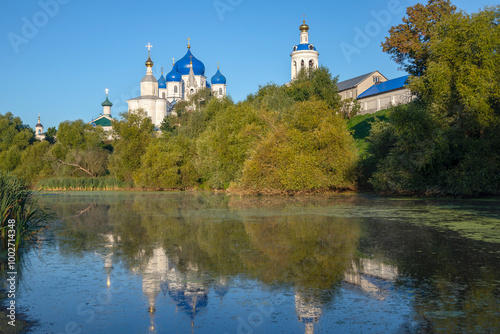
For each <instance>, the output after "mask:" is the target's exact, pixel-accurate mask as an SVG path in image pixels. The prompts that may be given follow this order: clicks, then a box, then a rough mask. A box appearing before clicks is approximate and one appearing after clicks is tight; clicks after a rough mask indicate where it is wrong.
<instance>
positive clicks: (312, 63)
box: [309, 60, 314, 68]
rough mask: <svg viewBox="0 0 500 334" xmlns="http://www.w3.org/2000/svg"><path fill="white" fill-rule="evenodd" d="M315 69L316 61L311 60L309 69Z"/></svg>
mask: <svg viewBox="0 0 500 334" xmlns="http://www.w3.org/2000/svg"><path fill="white" fill-rule="evenodd" d="M313 67H314V61H312V60H309V68H313Z"/></svg>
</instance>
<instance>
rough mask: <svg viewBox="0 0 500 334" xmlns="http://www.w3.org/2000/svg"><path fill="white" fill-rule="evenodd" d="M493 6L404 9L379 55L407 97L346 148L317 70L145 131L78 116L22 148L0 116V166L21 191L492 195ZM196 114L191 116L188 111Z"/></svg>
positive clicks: (182, 107)
mask: <svg viewBox="0 0 500 334" xmlns="http://www.w3.org/2000/svg"><path fill="white" fill-rule="evenodd" d="M499 18H500V7H499V6H496V7H488V8H484V9H483V10H481V11H479V12H477V13H474V14H467V13H465V12H463V11H457V10H456V7H455V6H453V5H452V4H451V3H450V1H445V0H429V1H428V3H427V4H426V5H421V4H417V5H415V6H413V7H409V8H408V9H407V16H406V17H405V18H404V19H403V22H402V23H401V24H400V25H398V26H395V27H392V28H391V30H390V36H389V37H387V38H386V41H385V42H384V43H382V47H383V49H384V51H385V52H387V53H388V54H389V55H390V56H391V57H392V58H393V59H394V60H395V61H396V63H398V64H399V65H400V66H401V67H402V68H403V69H404V70H406V71H407V72H408V73H410V74H411V75H412V76H411V77H410V79H409V83H408V84H409V87H410V89H411V90H412V92H413V94H415V95H416V97H417V98H416V100H415V101H414V102H412V103H410V104H407V105H403V106H396V107H393V108H391V110H389V111H388V112H387V113H386V116H387V117H384V119H382V118H380V119H377V118H376V117H375V118H376V120H375V121H374V122H372V123H371V124H370V127H371V131H370V132H369V134H368V136H366V138H356V139H355V138H353V136H352V133H351V130H350V129H349V126H348V123H347V119H349V118H353V117H354V118H356V117H359V116H354V115H355V114H356V113H357V111H358V110H359V105H358V104H357V103H356V101H352V100H347V101H342V100H341V98H340V96H339V94H338V92H337V78H335V77H333V76H332V75H331V73H330V72H329V70H328V69H327V68H324V67H320V68H319V69H317V70H312V71H309V72H302V73H301V74H300V75H299V77H298V78H297V79H296V80H294V81H293V82H291V83H290V84H288V85H282V86H279V85H276V84H268V85H266V86H262V87H260V88H259V90H258V91H257V92H256V93H254V94H250V95H248V96H247V98H246V99H245V100H244V101H242V102H239V103H234V102H233V101H232V100H230V99H227V98H226V99H222V100H221V99H217V98H212V97H211V96H210V92H209V91H208V90H203V91H200V92H198V93H197V94H195V95H194V96H192V97H191V99H190V100H189V101H183V102H181V103H179V104H178V105H177V106H176V112H177V116H168V117H166V118H165V120H164V122H163V123H162V125H161V131H155V127H154V125H153V123H152V122H151V120H150V119H149V118H148V117H147V116H146V114H145V113H144V112H143V111H141V110H136V111H133V112H127V113H124V114H121V117H120V119H118V120H116V121H114V122H113V136H114V140H112V141H109V140H107V134H105V133H104V131H103V130H102V129H101V128H100V127H92V126H91V125H89V124H86V123H85V122H83V121H81V120H77V121H65V122H62V123H61V124H60V125H59V127H58V129H57V134H55V132H56V131H55V129H51V131H50V132H49V133H48V136H47V140H45V141H41V142H40V141H36V140H35V139H34V132H33V130H32V129H30V128H29V127H26V126H24V125H23V124H22V122H21V120H20V119H19V117H14V115H12V114H10V113H7V114H5V115H0V132H1V138H2V140H1V142H0V169H1V170H4V171H11V172H13V173H14V174H16V175H18V176H19V177H22V178H23V179H25V180H27V181H28V182H30V183H32V184H34V185H35V184H37V183H38V182H39V181H40V180H44V179H51V178H56V177H65V178H87V179H95V178H109V179H113V180H115V181H118V182H122V184H127V185H129V187H133V188H143V189H151V190H166V189H196V188H198V189H200V188H201V189H226V190H229V191H233V192H246V193H259V194H272V193H278V194H292V193H297V192H320V191H332V190H335V191H336V190H346V189H352V190H355V189H360V188H362V189H364V188H365V187H373V189H375V190H376V191H382V192H391V193H412V194H428V195H456V196H478V195H485V194H498V193H500V58H499V53H498V51H499V50H498V48H499V45H500V28H499V22H500V20H499ZM193 106H194V107H195V108H196V111H190V110H192V109H193Z"/></svg>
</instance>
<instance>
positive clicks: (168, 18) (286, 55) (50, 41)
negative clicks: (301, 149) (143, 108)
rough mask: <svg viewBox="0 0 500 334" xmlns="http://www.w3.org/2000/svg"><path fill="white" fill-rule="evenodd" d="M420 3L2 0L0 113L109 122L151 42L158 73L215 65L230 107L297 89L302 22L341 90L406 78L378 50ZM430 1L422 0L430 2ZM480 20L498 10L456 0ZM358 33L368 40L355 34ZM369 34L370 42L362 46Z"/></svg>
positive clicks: (31, 120)
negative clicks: (188, 62) (372, 75)
mask: <svg viewBox="0 0 500 334" xmlns="http://www.w3.org/2000/svg"><path fill="white" fill-rule="evenodd" d="M417 2H418V1H407V0H383V1H376V2H375V1H368V0H358V1H356V2H352V3H351V2H340V1H324V0H323V1H316V0H310V1H296V0H289V1H282V2H281V1H279V2H278V1H263V0H252V1H250V0H191V1H189V2H186V1H169V0H147V1H115V0H113V1H105V0H101V1H96V0H86V1H82V0H40V1H22V2H21V1H17V2H15V1H8V2H7V1H4V2H3V4H2V11H1V12H0V50H1V53H0V64H1V65H0V113H1V114H5V113H6V112H8V111H10V112H12V113H13V114H14V115H16V116H20V117H21V119H22V120H23V122H24V123H26V124H29V125H31V126H32V127H34V126H35V124H36V120H37V116H38V114H40V115H41V119H42V123H43V125H44V127H45V129H47V128H48V127H49V126H58V124H59V123H60V122H62V121H64V120H76V119H83V120H84V121H90V120H91V119H92V118H95V117H97V116H98V115H99V113H101V112H102V107H101V103H102V102H103V101H104V99H105V93H104V89H105V88H109V90H110V94H109V99H110V100H111V102H113V103H114V107H113V109H112V113H113V115H114V116H115V117H117V116H118V113H119V112H123V111H126V109H127V104H126V103H125V101H126V100H127V99H129V98H133V97H136V96H138V95H139V82H140V80H141V78H142V77H143V76H144V75H145V73H146V67H145V66H144V62H145V61H146V59H147V49H146V47H145V45H146V44H147V43H151V44H152V45H153V48H152V50H151V58H152V59H153V61H154V63H155V66H154V74H155V75H156V76H157V77H159V75H160V67H161V66H163V67H164V68H165V73H168V72H169V71H170V70H171V67H172V58H175V59H176V60H177V59H180V58H181V57H182V56H184V54H185V53H186V51H187V49H186V45H187V38H188V37H190V38H191V46H192V52H193V54H194V55H195V56H196V57H197V58H198V59H199V60H201V61H202V62H203V63H204V64H205V67H206V72H205V75H206V76H207V77H208V78H209V79H210V78H211V77H212V76H213V75H214V74H215V72H216V70H217V62H220V69H221V72H222V73H223V74H224V75H225V76H226V78H227V81H228V93H229V95H231V97H232V98H233V99H234V100H235V101H240V100H243V99H245V98H246V96H247V95H248V94H250V93H253V92H255V91H256V90H257V89H258V87H259V85H265V84H266V83H269V82H275V83H277V84H283V83H286V82H288V81H289V80H290V53H291V51H292V47H293V45H294V44H298V43H299V33H300V32H299V25H300V24H301V21H302V19H303V14H306V21H307V23H308V24H309V26H310V30H309V33H310V35H309V39H310V42H311V43H313V44H314V45H315V46H316V48H317V49H318V51H319V52H320V56H319V62H320V65H324V66H326V67H328V68H329V69H330V71H331V72H332V74H333V75H334V76H339V79H340V80H346V79H349V78H351V77H354V76H357V75H361V74H364V73H367V72H370V71H373V70H379V71H380V72H382V74H384V75H385V76H386V77H388V78H389V79H391V78H395V77H399V76H402V75H405V73H403V72H401V71H398V69H397V65H396V64H395V63H394V62H393V61H391V60H390V59H389V56H388V55H386V54H384V53H383V52H382V49H381V47H380V43H381V42H382V41H383V40H384V39H385V37H386V36H387V35H388V33H387V31H388V30H389V28H390V27H391V26H393V25H396V24H398V23H400V22H401V19H402V17H403V16H404V14H405V9H406V7H408V6H411V5H414V4H416V3H417ZM425 2H426V1H425ZM453 3H454V4H455V5H456V6H457V7H458V8H459V9H463V10H465V11H466V12H469V13H471V12H475V11H477V10H478V9H480V8H482V7H484V6H485V5H494V4H495V3H496V1H491V0H479V1H477V0H456V1H454V2H453ZM360 32H361V33H360ZM363 35H364V36H363Z"/></svg>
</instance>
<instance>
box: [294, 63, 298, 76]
mask: <svg viewBox="0 0 500 334" xmlns="http://www.w3.org/2000/svg"><path fill="white" fill-rule="evenodd" d="M293 76H297V62H296V61H294V62H293Z"/></svg>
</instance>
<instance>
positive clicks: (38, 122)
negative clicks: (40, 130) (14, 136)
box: [38, 114, 41, 124]
mask: <svg viewBox="0 0 500 334" xmlns="http://www.w3.org/2000/svg"><path fill="white" fill-rule="evenodd" d="M38 124H41V123H40V114H38Z"/></svg>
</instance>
